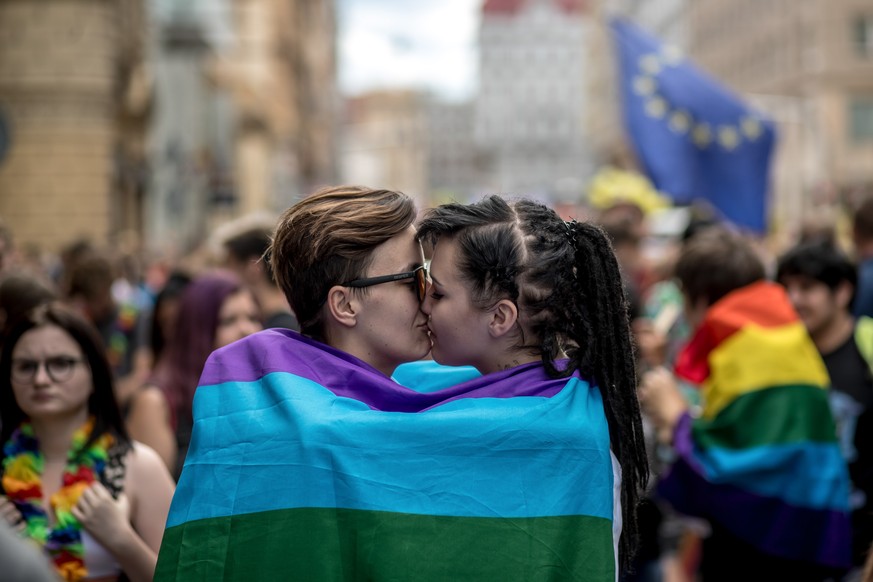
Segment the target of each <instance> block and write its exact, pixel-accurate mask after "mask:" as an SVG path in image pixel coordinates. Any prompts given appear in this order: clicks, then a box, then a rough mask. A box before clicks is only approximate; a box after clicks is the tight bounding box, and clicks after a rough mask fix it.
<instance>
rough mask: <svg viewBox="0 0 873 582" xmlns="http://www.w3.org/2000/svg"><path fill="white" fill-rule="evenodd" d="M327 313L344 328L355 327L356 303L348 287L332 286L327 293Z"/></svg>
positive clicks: (356, 319) (356, 318) (356, 316)
mask: <svg viewBox="0 0 873 582" xmlns="http://www.w3.org/2000/svg"><path fill="white" fill-rule="evenodd" d="M325 305H326V306H327V311H328V313H329V315H330V317H331V319H333V320H334V321H336V322H337V323H338V324H340V325H342V326H345V327H355V325H356V324H357V322H358V303H357V301H355V298H354V297H353V296H352V290H351V289H349V288H348V287H342V286H340V285H334V286H333V287H331V288H330V289H329V290H328V292H327V301H326V302H325Z"/></svg>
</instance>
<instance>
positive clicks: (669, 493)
mask: <svg viewBox="0 0 873 582" xmlns="http://www.w3.org/2000/svg"><path fill="white" fill-rule="evenodd" d="M658 491H659V492H660V494H661V495H662V496H663V497H664V498H665V499H666V500H667V501H669V502H670V503H671V504H672V505H673V506H674V507H675V508H676V509H677V510H678V511H680V512H682V513H686V514H688V515H696V516H699V517H703V518H705V519H709V520H712V521H713V522H715V523H717V524H719V525H721V526H722V527H724V528H726V529H727V530H729V531H730V532H731V533H733V534H734V535H736V536H737V537H739V538H741V539H743V540H745V541H746V542H748V543H750V544H752V545H753V546H755V547H756V548H758V549H759V550H760V551H762V552H765V553H768V554H772V555H775V556H780V557H783V558H788V559H791V560H800V561H803V562H808V563H815V564H820V565H824V566H828V567H834V568H848V567H849V566H850V565H851V547H852V544H851V529H850V528H851V526H850V521H849V515H848V514H847V513H843V512H838V511H830V510H816V509H808V508H802V507H795V506H791V505H788V504H787V503H784V502H783V501H781V500H779V499H775V498H770V497H762V496H759V495H755V494H753V493H749V492H748V491H745V490H742V489H739V488H737V487H735V486H732V485H725V484H713V483H710V482H707V481H705V480H704V479H703V478H702V477H701V476H700V475H699V474H697V473H696V472H695V471H694V470H693V469H692V468H691V467H690V466H689V465H688V464H687V463H685V462H684V460H683V459H679V460H677V461H676V462H675V463H674V464H673V466H672V468H671V469H670V471H669V472H668V473H667V475H666V476H664V477H663V478H662V479H661V481H660V483H659V484H658Z"/></svg>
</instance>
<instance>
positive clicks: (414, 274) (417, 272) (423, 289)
mask: <svg viewBox="0 0 873 582" xmlns="http://www.w3.org/2000/svg"><path fill="white" fill-rule="evenodd" d="M404 279H415V287H414V289H415V292H416V293H417V294H418V301H419V302H421V301H424V296H425V295H426V294H427V267H425V266H424V265H422V266H420V267H416V268H415V269H413V270H412V271H406V272H405V273H395V274H393V275H380V276H379V277H367V278H366V279H355V280H354V281H349V282H348V283H343V284H342V286H343V287H356V288H361V287H372V286H373V285H381V284H382V283H391V282H392V281H403V280H404Z"/></svg>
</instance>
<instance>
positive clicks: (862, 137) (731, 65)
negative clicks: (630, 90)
mask: <svg viewBox="0 0 873 582" xmlns="http://www.w3.org/2000/svg"><path fill="white" fill-rule="evenodd" d="M593 10H594V11H595V13H596V20H597V21H598V25H597V26H596V27H595V29H594V30H593V32H592V34H591V35H590V37H589V43H588V46H589V50H590V52H591V55H592V57H591V62H592V68H591V73H590V77H589V79H590V82H589V84H588V91H589V93H590V95H591V99H592V100H593V101H592V107H591V109H590V111H591V114H590V115H589V116H588V117H587V118H586V127H587V128H588V134H589V135H590V136H591V141H592V147H593V148H594V152H595V157H596V159H597V160H598V162H599V163H607V162H612V161H616V160H618V161H619V163H631V164H632V163H633V154H632V150H631V149H630V148H628V147H627V145H626V142H625V140H624V138H623V136H622V128H621V118H620V113H621V112H620V110H619V105H620V104H619V99H618V97H617V91H616V63H615V60H614V56H613V46H612V39H611V37H610V33H609V30H608V27H607V21H608V18H609V17H611V16H615V15H623V16H626V17H628V18H630V19H631V20H633V21H634V22H635V23H637V24H638V25H640V26H641V27H643V28H645V29H646V30H648V31H649V32H650V33H652V34H653V35H655V36H657V37H658V38H659V39H661V40H662V41H664V42H665V43H666V44H669V45H672V46H674V47H677V48H678V49H680V51H681V52H682V53H684V54H687V55H688V56H689V57H690V58H691V59H692V60H693V61H694V62H695V64H697V65H698V66H699V67H701V68H702V69H704V70H706V71H707V72H708V73H710V74H712V75H713V76H714V77H716V78H717V79H718V80H719V81H720V82H722V83H724V84H725V85H726V86H728V87H730V88H731V89H733V90H734V91H736V92H738V93H739V94H741V95H742V96H743V97H744V98H745V99H747V100H748V101H750V102H751V103H752V104H753V105H754V106H756V107H758V108H759V109H761V110H763V111H764V112H765V113H766V114H767V115H768V116H769V117H771V118H772V119H773V120H774V121H776V123H777V131H778V135H777V147H776V153H775V156H774V163H773V167H772V170H771V178H772V183H773V188H772V190H771V196H772V207H771V208H772V211H771V224H772V226H773V227H775V228H777V229H779V230H782V229H785V228H789V229H790V228H792V227H793V226H795V225H798V224H800V223H801V222H802V221H804V220H805V219H806V218H808V217H811V216H812V215H813V214H815V213H817V212H818V211H819V209H820V207H822V206H832V205H834V204H836V203H838V202H843V203H846V204H847V205H848V206H849V207H851V206H853V205H854V204H855V203H856V201H857V200H859V199H860V198H862V197H864V196H870V195H873V4H871V2H870V1H869V0H846V1H843V2H828V1H827V0H768V1H767V2H760V1H756V0H696V1H695V2H691V1H690V0H599V1H598V2H596V3H595V4H594V5H593Z"/></svg>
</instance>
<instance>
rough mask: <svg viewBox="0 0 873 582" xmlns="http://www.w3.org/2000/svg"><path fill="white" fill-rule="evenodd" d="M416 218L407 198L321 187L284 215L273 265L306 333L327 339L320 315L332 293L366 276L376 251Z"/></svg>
mask: <svg viewBox="0 0 873 582" xmlns="http://www.w3.org/2000/svg"><path fill="white" fill-rule="evenodd" d="M415 217H416V212H415V203H414V202H413V201H412V199H411V198H410V197H409V196H407V195H406V194H403V193H402V192H396V191H392V190H372V189H370V188H364V187H362V186H333V187H328V188H322V189H321V190H318V191H317V192H315V193H313V194H312V195H311V196H309V197H307V198H304V199H303V200H301V201H300V202H298V203H297V204H295V205H293V206H292V207H290V208H289V209H288V210H286V211H285V212H284V213H283V214H282V216H281V217H280V218H279V225H278V226H277V227H276V233H275V235H274V236H273V241H272V243H271V244H270V248H269V250H268V254H269V261H270V265H271V267H272V268H273V272H274V273H275V276H276V281H277V282H278V283H279V287H280V288H281V289H282V291H283V292H284V293H285V297H286V298H287V299H288V303H289V304H290V305H291V308H292V309H293V310H294V313H295V314H296V315H297V319H298V320H299V321H300V330H301V331H302V332H303V333H304V334H306V335H308V336H311V337H313V338H315V339H319V340H323V339H324V322H323V321H322V320H321V316H320V313H321V306H322V305H323V304H324V299H325V297H326V296H327V292H328V290H329V289H330V288H331V287H332V286H334V285H338V284H340V283H343V282H345V281H352V280H354V279H358V278H360V277H361V276H363V274H364V273H365V272H366V270H367V267H369V266H370V262H371V260H372V252H373V249H375V248H376V247H377V246H379V245H380V244H382V243H384V242H385V241H387V240H389V239H391V238H393V237H395V236H397V235H398V234H400V233H402V232H403V231H404V230H406V229H407V228H409V226H410V225H412V223H413V222H415Z"/></svg>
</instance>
